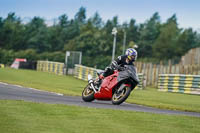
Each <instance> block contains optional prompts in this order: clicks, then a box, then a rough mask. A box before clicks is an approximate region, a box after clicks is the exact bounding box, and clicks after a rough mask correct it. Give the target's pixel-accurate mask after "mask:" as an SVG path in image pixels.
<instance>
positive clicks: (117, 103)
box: [112, 86, 132, 105]
mask: <svg viewBox="0 0 200 133" xmlns="http://www.w3.org/2000/svg"><path fill="white" fill-rule="evenodd" d="M125 87H127V89H126V92H125V94H124V96H123V97H121V98H120V99H119V100H117V101H116V100H114V97H115V95H116V92H117V91H116V92H115V93H114V94H113V96H112V104H114V105H119V104H121V103H123V102H124V101H125V100H126V99H127V98H128V96H129V95H130V93H131V91H132V90H131V87H128V86H125ZM123 89H124V88H123Z"/></svg>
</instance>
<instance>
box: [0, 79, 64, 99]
mask: <svg viewBox="0 0 200 133" xmlns="http://www.w3.org/2000/svg"><path fill="white" fill-rule="evenodd" d="M0 84H3V85H11V86H15V87H20V88H27V87H23V86H21V85H13V84H7V83H3V82H0ZM27 89H30V90H35V91H40V92H47V93H52V94H56V95H59V96H63V94H61V93H56V92H49V91H44V90H38V89H35V88H27Z"/></svg>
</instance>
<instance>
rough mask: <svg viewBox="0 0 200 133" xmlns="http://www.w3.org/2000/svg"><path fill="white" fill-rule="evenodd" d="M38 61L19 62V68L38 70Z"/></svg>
mask: <svg viewBox="0 0 200 133" xmlns="http://www.w3.org/2000/svg"><path fill="white" fill-rule="evenodd" d="M36 66H37V62H36V61H27V62H19V68H22V69H33V70H36Z"/></svg>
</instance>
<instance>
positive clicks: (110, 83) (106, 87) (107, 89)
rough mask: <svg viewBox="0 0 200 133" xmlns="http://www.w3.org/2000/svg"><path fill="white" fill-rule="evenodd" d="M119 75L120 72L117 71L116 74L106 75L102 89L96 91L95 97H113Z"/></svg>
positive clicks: (103, 98) (101, 98)
mask: <svg viewBox="0 0 200 133" xmlns="http://www.w3.org/2000/svg"><path fill="white" fill-rule="evenodd" d="M117 76H118V72H115V73H114V74H112V75H110V76H108V77H106V78H105V79H104V80H103V82H102V84H101V89H100V91H99V92H96V93H95V94H94V97H95V99H100V100H110V99H112V89H113V88H114V87H115V86H116V85H117V83H118V81H117Z"/></svg>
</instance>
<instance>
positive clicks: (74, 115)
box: [0, 100, 200, 133]
mask: <svg viewBox="0 0 200 133" xmlns="http://www.w3.org/2000/svg"><path fill="white" fill-rule="evenodd" d="M199 123H200V119H199V118H195V117H189V116H175V115H161V114H151V113H141V112H132V111H120V110H111V109H96V108H86V107H77V106H68V105H61V104H57V105H56V104H44V103H32V102H24V101H12V100H0V131H1V132H2V133H27V132H28V133H41V132H42V133H89V132H91V133H92V132H95V133H111V132H118V133H161V132H162V133H171V132H173V133H199V129H200V124H199Z"/></svg>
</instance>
